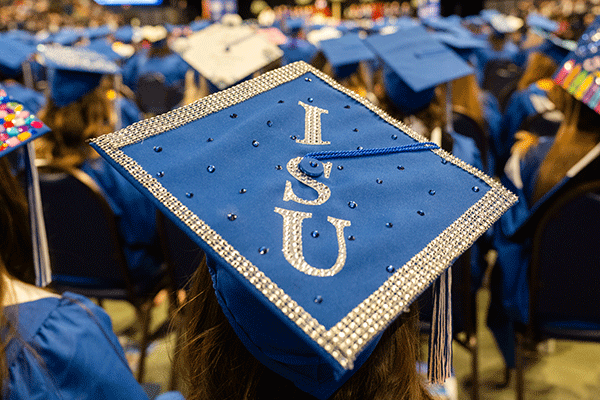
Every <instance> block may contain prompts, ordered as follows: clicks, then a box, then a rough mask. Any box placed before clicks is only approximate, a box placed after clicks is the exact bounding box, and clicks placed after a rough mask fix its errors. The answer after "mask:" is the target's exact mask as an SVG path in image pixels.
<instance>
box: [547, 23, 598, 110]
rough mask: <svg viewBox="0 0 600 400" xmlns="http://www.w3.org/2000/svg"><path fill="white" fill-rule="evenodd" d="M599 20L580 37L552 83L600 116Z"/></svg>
mask: <svg viewBox="0 0 600 400" xmlns="http://www.w3.org/2000/svg"><path fill="white" fill-rule="evenodd" d="M598 50H600V18H596V20H595V21H594V22H593V23H592V24H591V26H590V28H589V29H588V30H587V31H586V32H585V33H584V34H583V35H582V36H581V39H580V40H579V43H577V48H576V49H575V51H573V52H571V53H570V54H569V55H568V57H567V61H566V62H565V63H564V64H563V66H562V67H561V68H560V70H559V71H558V72H557V73H556V75H555V76H554V82H556V84H558V85H560V86H561V87H562V88H564V89H565V90H566V91H567V92H569V93H570V94H572V95H573V96H574V97H575V98H576V99H577V100H579V101H581V102H583V103H584V104H586V105H587V106H588V107H590V108H591V109H592V110H594V111H596V112H597V113H599V114H600V52H599V51H598Z"/></svg>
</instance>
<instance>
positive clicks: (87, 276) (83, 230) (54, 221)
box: [40, 166, 131, 297]
mask: <svg viewBox="0 0 600 400" xmlns="http://www.w3.org/2000/svg"><path fill="white" fill-rule="evenodd" d="M40 190H41V195H42V202H43V208H44V219H45V223H46V232H47V236H48V245H49V250H50V258H51V266H52V278H53V281H54V283H53V285H54V286H55V287H58V286H65V287H68V289H67V290H72V288H75V287H81V288H82V289H85V288H88V289H90V290H93V289H107V288H112V289H114V290H115V291H119V290H130V289H131V281H130V279H129V274H128V269H127V263H126V261H125V256H124V255H123V252H122V250H121V243H120V241H119V235H118V230H117V225H116V221H115V217H114V214H113V212H112V210H111V208H110V206H109V204H108V203H107V201H106V199H105V198H104V197H103V194H102V192H101V190H100V188H99V187H98V186H97V185H96V183H95V182H94V181H93V180H92V178H91V177H90V176H89V175H87V174H85V173H84V172H83V171H81V170H77V169H66V168H60V167H49V166H46V167H41V168H40ZM80 293H82V294H86V295H89V296H91V297H96V296H93V295H92V293H86V292H80Z"/></svg>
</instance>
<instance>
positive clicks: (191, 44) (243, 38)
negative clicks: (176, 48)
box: [180, 23, 283, 89]
mask: <svg viewBox="0 0 600 400" xmlns="http://www.w3.org/2000/svg"><path fill="white" fill-rule="evenodd" d="M180 54H181V57H182V58H183V59H184V60H185V61H186V62H187V63H188V64H190V66H192V68H194V69H195V70H197V71H198V72H199V73H200V74H201V75H202V76H204V77H205V78H206V79H208V80H209V81H210V82H211V83H212V84H213V85H215V86H216V87H218V88H219V89H224V88H226V87H229V86H231V85H233V84H235V83H237V82H239V81H241V80H242V79H244V78H246V77H247V76H249V75H251V74H253V73H254V72H256V71H258V70H260V69H261V68H263V67H265V66H267V65H269V64H270V63H272V62H274V61H276V60H277V59H279V58H281V56H282V55H283V52H282V51H281V49H279V47H277V46H276V45H274V44H272V43H270V42H269V41H268V40H267V39H265V38H264V37H263V36H262V35H258V34H257V32H256V29H255V28H254V27H251V26H248V25H224V24H221V23H216V24H212V25H210V26H208V27H207V28H204V29H202V30H201V31H199V32H196V33H193V34H192V35H190V36H189V37H188V39H187V43H186V46H185V47H184V48H183V50H182V51H181V53H180Z"/></svg>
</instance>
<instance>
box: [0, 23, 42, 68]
mask: <svg viewBox="0 0 600 400" xmlns="http://www.w3.org/2000/svg"><path fill="white" fill-rule="evenodd" d="M35 51H36V50H35V46H33V45H30V44H27V43H24V42H21V41H18V40H15V39H11V38H10V37H6V36H5V35H3V34H0V72H1V73H2V74H3V75H5V76H6V77H9V78H15V77H17V76H19V75H20V74H21V72H22V70H23V69H22V67H21V65H22V64H23V62H24V61H25V60H27V59H28V58H29V57H30V56H31V55H32V54H34V53H35Z"/></svg>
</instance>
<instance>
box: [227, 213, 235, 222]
mask: <svg viewBox="0 0 600 400" xmlns="http://www.w3.org/2000/svg"><path fill="white" fill-rule="evenodd" d="M227 219H228V220H230V221H235V220H236V219H237V215H235V214H227Z"/></svg>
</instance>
